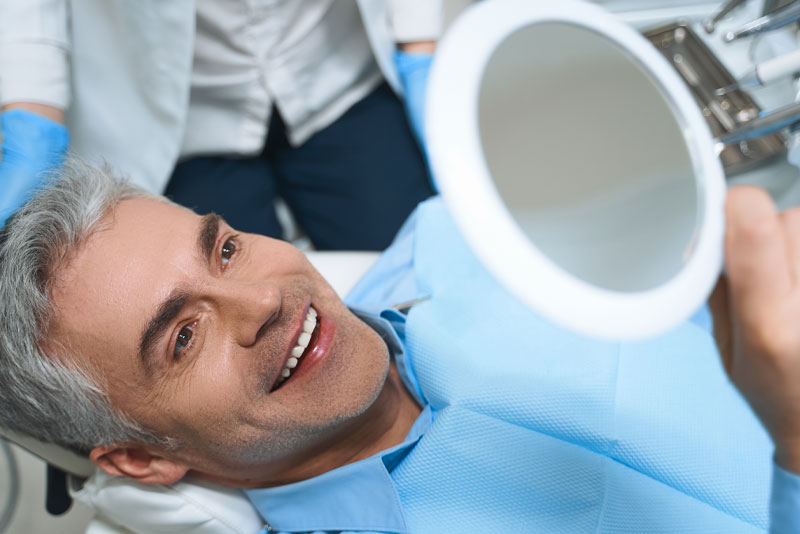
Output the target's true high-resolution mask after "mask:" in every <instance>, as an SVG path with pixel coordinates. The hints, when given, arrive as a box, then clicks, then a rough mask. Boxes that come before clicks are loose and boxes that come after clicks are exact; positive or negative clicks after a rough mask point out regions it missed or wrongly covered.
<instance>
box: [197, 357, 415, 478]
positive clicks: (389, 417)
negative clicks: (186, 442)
mask: <svg viewBox="0 0 800 534" xmlns="http://www.w3.org/2000/svg"><path fill="white" fill-rule="evenodd" d="M421 411H422V409H421V408H420V406H419V404H417V402H416V400H414V397H413V396H412V395H411V393H410V392H409V391H408V389H406V387H405V385H404V384H403V381H402V379H401V378H400V374H399V373H398V371H397V367H396V365H395V364H394V362H393V361H392V362H391V364H390V367H389V372H388V375H387V377H386V380H385V381H384V385H383V388H382V389H381V392H380V393H379V394H378V398H377V399H376V400H375V402H373V403H372V405H371V406H370V407H369V408H368V409H367V410H366V411H365V412H364V413H363V414H361V415H360V416H358V417H355V418H354V419H352V420H351V421H348V422H347V423H345V424H343V425H342V426H341V427H340V428H339V429H338V430H337V431H336V433H335V434H334V435H332V436H328V437H327V438H326V439H325V441H324V443H321V444H320V445H319V446H318V447H317V448H315V449H311V450H305V451H304V452H303V454H302V458H303V461H302V463H300V464H298V465H294V466H292V465H291V460H290V459H287V460H286V461H285V462H282V469H281V472H282V474H281V475H277V476H272V477H269V478H268V479H266V480H260V481H255V480H253V481H248V482H247V483H243V482H242V481H241V480H236V481H234V480H227V479H226V480H222V479H220V478H219V477H211V476H209V475H207V474H200V473H197V472H195V473H194V474H195V475H198V476H201V477H202V478H206V479H209V480H212V481H214V482H220V483H222V484H226V485H232V486H237V487H242V488H245V487H246V488H266V487H275V486H283V485H286V484H291V483H294V482H299V481H301V480H307V479H309V478H314V477H316V476H319V475H322V474H324V473H327V472H328V471H332V470H334V469H336V468H338V467H342V466H344V465H347V464H351V463H355V462H358V461H359V460H363V459H365V458H369V457H370V456H373V455H375V454H377V453H379V452H381V451H383V450H386V449H389V448H391V447H394V446H395V445H399V444H400V443H402V442H403V441H404V440H405V437H406V436H407V435H408V432H409V431H410V430H411V427H412V426H413V425H414V422H415V421H416V420H417V417H419V414H420V412H421ZM309 458H313V461H311V462H309V460H308V459H309Z"/></svg>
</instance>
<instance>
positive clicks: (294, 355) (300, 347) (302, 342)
mask: <svg viewBox="0 0 800 534" xmlns="http://www.w3.org/2000/svg"><path fill="white" fill-rule="evenodd" d="M316 327H317V310H315V309H314V308H312V307H310V306H309V308H308V313H307V314H306V318H305V320H304V321H303V332H302V333H301V334H300V336H299V337H298V338H297V344H296V345H295V346H294V347H293V348H292V352H291V356H290V357H289V359H288V360H286V365H285V366H284V368H283V369H281V374H280V376H279V377H278V383H279V384H280V383H281V382H283V381H284V380H286V379H287V378H289V376H291V374H292V369H294V368H295V367H297V365H298V364H299V360H300V358H302V357H303V353H304V352H305V350H306V348H307V347H308V343H309V342H310V341H311V334H312V333H313V332H314V329H315V328H316Z"/></svg>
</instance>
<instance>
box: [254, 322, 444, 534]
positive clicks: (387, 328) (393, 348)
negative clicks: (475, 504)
mask: <svg viewBox="0 0 800 534" xmlns="http://www.w3.org/2000/svg"><path fill="white" fill-rule="evenodd" d="M354 311H355V313H356V314H357V315H358V316H359V317H360V318H361V319H362V320H363V321H364V322H366V323H367V324H369V325H370V326H371V327H372V328H373V329H374V330H375V331H376V332H378V334H380V336H381V337H382V338H383V340H384V342H385V343H386V345H387V346H388V347H389V351H390V353H391V355H392V358H393V359H394V361H395V364H396V365H397V368H398V371H399V372H400V376H401V377H402V379H403V381H404V383H405V385H406V387H407V388H408V390H409V391H410V392H411V393H412V395H413V396H414V397H415V399H416V400H417V402H419V403H420V404H421V405H423V406H424V409H423V410H422V413H421V414H420V415H419V416H418V417H417V419H416V421H415V422H414V425H413V426H412V427H411V430H410V431H409V432H408V435H407V436H406V439H405V440H404V441H403V443H401V444H399V445H396V446H394V447H392V448H390V449H386V450H385V451H382V452H380V453H378V454H376V455H374V456H371V457H370V458H366V459H364V460H361V461H358V462H355V463H352V464H348V465H345V466H342V467H339V468H337V469H334V470H333V471H329V472H327V473H324V474H322V475H320V476H317V477H314V478H311V479H308V480H303V481H301V482H296V483H294V484H287V485H285V486H279V487H275V488H264V489H255V490H245V493H246V494H247V497H248V498H249V499H250V500H251V501H252V503H253V504H254V505H255V506H256V508H257V509H258V511H259V513H260V514H261V516H262V517H264V518H265V520H266V521H267V525H268V526H265V530H264V532H331V531H333V532H340V531H352V532H387V533H393V534H395V533H396V534H401V533H405V532H407V531H408V529H407V528H406V523H405V519H404V517H403V509H402V506H401V504H400V498H399V497H398V495H397V490H396V489H395V486H394V482H393V481H392V478H391V472H392V471H393V470H394V468H395V467H396V466H397V465H398V464H399V463H400V462H401V461H402V460H403V458H405V456H406V455H407V454H408V452H409V451H410V450H411V449H413V448H414V446H415V445H416V444H417V442H418V441H419V439H420V438H421V437H422V435H423V434H424V432H425V431H426V430H427V429H428V427H429V426H430V425H431V423H432V422H433V412H432V410H431V408H430V406H429V405H427V403H426V402H425V400H424V398H423V397H422V394H421V393H420V391H419V387H418V386H417V383H416V377H415V376H414V374H413V370H412V369H411V367H410V365H409V363H410V362H408V360H407V353H406V352H405V350H404V346H403V342H402V340H401V337H400V333H401V332H402V331H403V326H404V322H405V317H404V316H403V314H401V313H399V312H397V311H396V310H385V311H384V312H383V313H382V314H380V315H377V314H374V313H369V312H364V311H360V310H354ZM269 529H272V530H271V531H270V530H269Z"/></svg>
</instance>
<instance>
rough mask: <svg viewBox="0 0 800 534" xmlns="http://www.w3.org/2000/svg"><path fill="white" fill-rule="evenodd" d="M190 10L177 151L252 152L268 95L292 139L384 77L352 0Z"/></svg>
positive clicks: (257, 2) (204, 0) (235, 2)
mask: <svg viewBox="0 0 800 534" xmlns="http://www.w3.org/2000/svg"><path fill="white" fill-rule="evenodd" d="M196 20H197V30H196V36H195V45H194V67H193V69H192V76H191V95H190V97H189V116H188V119H187V124H186V134H185V137H184V140H183V149H182V151H181V153H182V156H188V155H192V154H199V153H208V152H216V153H219V152H225V153H230V152H233V153H241V154H247V153H255V152H258V151H259V150H261V148H262V146H263V144H264V139H265V135H266V130H267V121H268V120H269V115H270V111H271V107H272V104H273V103H274V104H275V105H276V106H277V107H278V109H279V111H280V114H281V117H282V118H283V120H284V122H285V123H286V126H287V132H288V137H289V140H290V142H291V143H292V145H294V146H298V145H300V144H302V143H303V142H305V141H306V140H307V139H308V138H309V137H310V136H311V135H312V134H313V133H315V132H317V131H319V130H321V129H323V128H325V127H326V126H328V125H330V124H331V123H332V122H333V121H335V120H336V119H338V118H339V117H340V116H342V115H343V114H344V112H345V111H346V110H347V109H349V108H350V107H351V106H352V105H353V104H355V103H356V102H358V101H359V100H361V99H362V98H364V97H365V96H366V95H367V94H368V93H369V92H370V91H371V90H372V89H374V88H375V87H376V86H377V85H378V84H379V83H380V82H381V80H382V79H383V78H382V76H381V73H380V70H379V69H378V65H377V63H376V62H375V58H374V57H373V55H372V50H371V48H370V45H369V40H368V39H367V34H366V32H365V30H364V25H363V24H362V22H361V16H360V14H359V11H358V6H357V5H356V4H355V3H354V2H339V1H336V0H316V1H314V2H297V0H197V17H196ZM209 131H222V132H225V135H224V136H220V135H209V133H208V132H209Z"/></svg>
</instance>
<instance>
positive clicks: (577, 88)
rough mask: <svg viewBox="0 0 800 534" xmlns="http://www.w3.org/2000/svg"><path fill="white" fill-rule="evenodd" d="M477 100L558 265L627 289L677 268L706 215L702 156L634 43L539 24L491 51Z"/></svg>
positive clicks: (515, 208)
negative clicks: (629, 48) (699, 175)
mask: <svg viewBox="0 0 800 534" xmlns="http://www.w3.org/2000/svg"><path fill="white" fill-rule="evenodd" d="M478 105H479V122H480V124H479V128H480V135H481V143H482V149H483V151H484V158H485V160H486V162H487V165H488V168H489V172H490V173H491V175H492V178H493V180H494V182H495V185H496V187H497V189H498V191H499V194H500V196H501V198H502V199H503V201H504V202H505V204H506V205H507V207H508V209H509V211H510V212H511V214H512V216H513V217H514V219H515V220H516V222H517V224H518V225H519V226H520V227H521V228H522V230H523V231H524V232H525V234H526V235H527V236H528V237H529V238H530V240H531V241H532V242H533V244H534V245H535V246H536V247H537V248H538V249H539V250H540V251H541V252H542V253H543V254H545V255H546V256H548V257H549V258H550V259H551V260H552V261H553V262H554V263H555V264H557V265H558V266H559V267H560V268H561V269H563V270H565V271H566V272H568V273H570V274H572V275H574V276H576V277H578V278H580V279H582V280H583V281H585V282H587V283H589V284H592V285H594V286H597V287H600V288H605V289H609V290H614V291H622V292H633V291H645V290H648V289H653V288H656V287H658V286H660V285H662V284H664V283H666V282H667V281H669V280H670V279H671V278H672V277H673V276H675V275H676V274H677V273H678V272H679V271H680V270H681V268H682V266H683V265H684V263H685V262H686V261H687V260H688V259H689V256H690V254H691V251H692V239H693V234H694V232H695V228H696V226H697V224H698V221H699V220H700V218H701V217H700V215H701V214H700V213H699V210H700V208H699V206H700V205H701V203H700V202H699V200H700V199H699V198H698V196H699V194H700V193H699V192H698V186H697V185H696V181H695V177H694V167H693V164H692V159H691V155H690V153H689V151H688V149H687V143H686V139H685V138H684V134H683V131H682V128H681V125H680V124H678V122H677V120H676V118H675V114H674V113H673V111H672V108H671V106H670V103H669V101H668V100H667V98H666V97H665V96H664V95H663V94H662V91H661V90H660V89H659V88H658V87H657V86H656V85H655V83H654V82H653V81H652V80H651V78H650V77H649V76H648V74H647V73H646V72H645V71H644V70H643V69H641V68H640V67H639V65H638V64H637V63H636V61H634V59H633V58H632V57H631V56H630V55H629V54H628V53H627V52H625V51H624V50H623V49H621V48H620V47H619V46H618V45H616V44H615V43H613V42H610V41H609V40H608V39H607V38H605V37H603V36H601V35H599V34H597V33H595V32H593V31H591V30H589V29H586V28H582V27H578V26H575V25H572V24H567V23H561V22H545V23H541V22H540V23H536V24H532V25H530V26H527V27H524V28H522V29H520V30H517V31H516V32H514V33H512V34H511V35H509V37H507V38H506V39H505V40H504V41H503V42H502V44H501V45H500V46H499V47H498V48H497V49H496V50H495V51H494V52H493V55H492V56H491V59H490V61H489V63H488V65H487V67H486V71H485V73H484V75H483V78H482V82H481V89H480V100H479V104H478Z"/></svg>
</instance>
